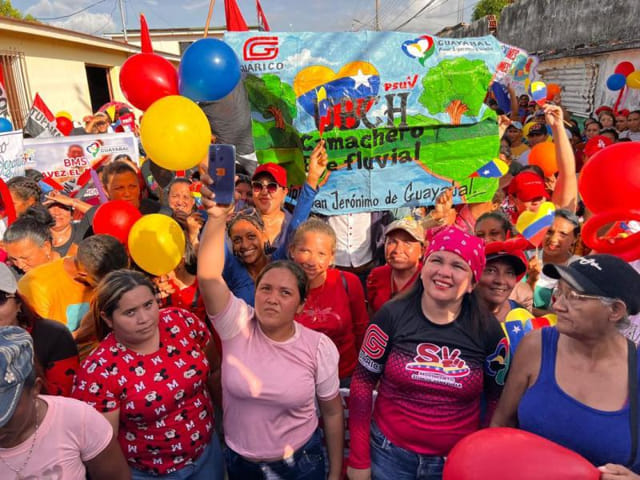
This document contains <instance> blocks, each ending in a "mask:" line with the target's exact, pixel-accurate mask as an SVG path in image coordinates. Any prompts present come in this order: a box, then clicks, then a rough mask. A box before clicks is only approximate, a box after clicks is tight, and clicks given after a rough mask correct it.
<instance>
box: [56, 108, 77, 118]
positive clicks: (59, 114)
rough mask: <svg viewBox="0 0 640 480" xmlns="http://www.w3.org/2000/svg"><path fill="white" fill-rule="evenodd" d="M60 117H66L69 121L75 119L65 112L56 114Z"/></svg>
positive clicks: (61, 111)
mask: <svg viewBox="0 0 640 480" xmlns="http://www.w3.org/2000/svg"><path fill="white" fill-rule="evenodd" d="M58 117H64V118H68V119H69V120H73V117H72V116H71V114H70V113H69V112H67V111H65V110H60V111H59V112H58V113H56V118H58Z"/></svg>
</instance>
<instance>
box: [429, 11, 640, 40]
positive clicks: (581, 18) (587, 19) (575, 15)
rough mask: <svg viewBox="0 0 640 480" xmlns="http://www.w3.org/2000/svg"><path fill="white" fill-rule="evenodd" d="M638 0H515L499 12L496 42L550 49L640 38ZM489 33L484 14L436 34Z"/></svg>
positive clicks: (461, 35) (473, 35) (463, 34)
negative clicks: (472, 20)
mask: <svg viewBox="0 0 640 480" xmlns="http://www.w3.org/2000/svg"><path fill="white" fill-rule="evenodd" d="M638 18H640V1H638V0H517V1H516V2H515V3H513V4H512V5H509V6H507V7H505V8H504V10H502V14H501V16H500V20H499V22H498V32H497V37H498V39H499V40H500V41H502V42H504V43H508V44H510V45H516V46H518V47H520V48H523V49H525V50H527V51H528V52H530V53H534V52H552V51H558V50H564V49H568V50H570V49H573V48H576V47H580V46H588V45H601V44H603V43H615V42H616V41H629V40H632V39H638V38H640V30H639V29H638ZM487 34H488V25H487V20H486V18H483V19H480V20H477V21H475V22H473V23H471V24H469V25H466V24H462V25H457V26H455V27H450V28H449V29H446V30H444V31H442V32H439V33H438V35H439V36H444V37H456V38H460V37H476V36H479V35H487Z"/></svg>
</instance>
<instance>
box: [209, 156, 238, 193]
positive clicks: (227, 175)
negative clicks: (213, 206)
mask: <svg viewBox="0 0 640 480" xmlns="http://www.w3.org/2000/svg"><path fill="white" fill-rule="evenodd" d="M209 176H210V177H211V178H212V179H213V192H214V193H215V194H216V203H219V204H222V205H230V204H232V203H233V198H234V193H235V188H236V186H235V177H236V147H235V146H234V145H211V147H209Z"/></svg>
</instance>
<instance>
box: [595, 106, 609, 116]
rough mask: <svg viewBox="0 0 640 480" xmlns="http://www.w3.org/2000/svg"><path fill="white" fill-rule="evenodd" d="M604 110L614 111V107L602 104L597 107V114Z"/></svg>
mask: <svg viewBox="0 0 640 480" xmlns="http://www.w3.org/2000/svg"><path fill="white" fill-rule="evenodd" d="M602 112H613V108H611V107H608V106H606V105H602V106H600V107H598V108H596V112H595V113H596V115H600V114H601V113H602Z"/></svg>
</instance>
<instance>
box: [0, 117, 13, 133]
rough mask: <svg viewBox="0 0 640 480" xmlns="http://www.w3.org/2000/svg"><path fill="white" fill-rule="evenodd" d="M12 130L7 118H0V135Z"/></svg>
mask: <svg viewBox="0 0 640 480" xmlns="http://www.w3.org/2000/svg"><path fill="white" fill-rule="evenodd" d="M12 130H13V125H12V124H11V122H10V121H9V119H8V118H4V117H0V133H5V132H10V131H12Z"/></svg>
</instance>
